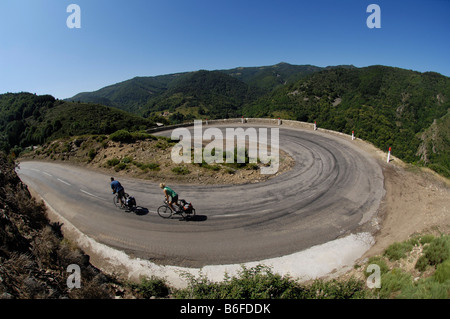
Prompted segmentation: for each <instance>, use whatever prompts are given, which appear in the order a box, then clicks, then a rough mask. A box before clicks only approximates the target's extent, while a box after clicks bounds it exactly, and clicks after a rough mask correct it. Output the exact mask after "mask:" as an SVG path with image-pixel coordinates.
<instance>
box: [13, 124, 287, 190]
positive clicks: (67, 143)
mask: <svg viewBox="0 0 450 319" xmlns="http://www.w3.org/2000/svg"><path fill="white" fill-rule="evenodd" d="M178 142H179V141H174V140H171V139H170V138H168V137H165V136H155V135H151V134H148V133H146V132H145V131H135V132H129V131H127V130H124V129H121V130H118V131H116V132H114V133H112V134H110V135H105V134H100V135H81V136H74V137H67V138H62V139H57V140H53V141H51V142H48V143H45V144H43V145H42V146H39V147H36V148H34V149H32V148H27V149H26V150H25V151H24V152H22V154H21V157H20V159H21V160H26V159H35V160H52V161H62V162H65V163H71V164H76V165H82V166H88V167H92V168H96V169H101V170H104V171H105V172H108V173H110V174H114V175H127V176H131V177H138V178H141V179H148V180H154V181H160V180H163V181H166V182H167V181H177V182H186V183H203V184H217V183H227V184H234V183H235V184H241V183H248V182H259V181H264V180H266V179H267V178H270V176H268V175H262V174H260V173H259V168H260V167H262V166H263V165H266V164H263V163H261V161H259V160H258V161H257V163H250V159H249V154H248V152H249V151H248V148H246V147H245V148H243V149H241V148H239V149H238V148H237V147H236V148H235V149H234V153H233V154H231V155H230V156H231V158H233V163H226V162H225V160H226V156H227V154H226V152H225V151H224V152H223V162H224V163H217V164H216V163H211V164H208V163H206V162H205V161H204V160H203V161H202V163H194V149H193V148H192V149H191V162H190V163H179V164H176V163H174V162H173V161H172V159H171V156H172V154H171V152H172V148H173V146H174V145H176V144H177V143H178ZM203 150H204V148H203V149H202V153H203ZM215 152H216V149H213V150H212V155H213V156H214V155H215ZM293 163H294V160H293V159H292V158H291V157H290V156H289V155H288V154H287V153H285V152H283V151H281V152H280V168H279V173H282V172H285V171H287V170H289V169H290V167H291V166H292V165H293Z"/></svg>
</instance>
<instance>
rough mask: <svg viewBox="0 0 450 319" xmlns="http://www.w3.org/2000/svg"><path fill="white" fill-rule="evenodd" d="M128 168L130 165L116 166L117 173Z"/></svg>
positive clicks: (121, 164)
mask: <svg viewBox="0 0 450 319" xmlns="http://www.w3.org/2000/svg"><path fill="white" fill-rule="evenodd" d="M127 167H128V165H127V164H125V163H119V164H117V165H116V169H115V170H116V172H118V171H121V170H124V169H126V168H127Z"/></svg>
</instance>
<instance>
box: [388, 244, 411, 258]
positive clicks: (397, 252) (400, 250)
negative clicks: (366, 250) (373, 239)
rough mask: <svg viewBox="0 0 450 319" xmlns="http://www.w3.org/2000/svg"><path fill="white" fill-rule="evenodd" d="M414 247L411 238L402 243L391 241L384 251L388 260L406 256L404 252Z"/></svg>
mask: <svg viewBox="0 0 450 319" xmlns="http://www.w3.org/2000/svg"><path fill="white" fill-rule="evenodd" d="M413 247H414V245H413V242H412V241H411V240H409V241H406V242H402V243H393V244H392V245H390V246H389V247H388V248H387V249H386V251H385V252H384V256H386V257H387V258H388V259H389V260H391V261H392V260H399V259H402V258H405V257H406V253H407V252H410V251H411V250H412V248H413Z"/></svg>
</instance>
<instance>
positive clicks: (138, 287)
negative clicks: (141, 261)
mask: <svg viewBox="0 0 450 319" xmlns="http://www.w3.org/2000/svg"><path fill="white" fill-rule="evenodd" d="M131 287H132V288H133V290H134V291H136V292H137V293H138V294H140V295H141V296H142V297H143V298H146V299H149V298H151V297H159V298H163V297H166V296H167V295H169V291H170V290H169V287H168V285H167V283H166V282H165V280H164V279H161V278H157V277H155V276H151V277H150V278H143V279H141V282H140V283H139V284H132V285H131Z"/></svg>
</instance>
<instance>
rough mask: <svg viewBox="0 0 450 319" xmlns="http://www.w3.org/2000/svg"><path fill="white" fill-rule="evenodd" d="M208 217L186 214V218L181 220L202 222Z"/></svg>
mask: <svg viewBox="0 0 450 319" xmlns="http://www.w3.org/2000/svg"><path fill="white" fill-rule="evenodd" d="M207 219H208V217H206V216H205V215H194V216H190V215H188V216H186V218H183V220H185V221H187V222H204V221H205V220H207Z"/></svg>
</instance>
